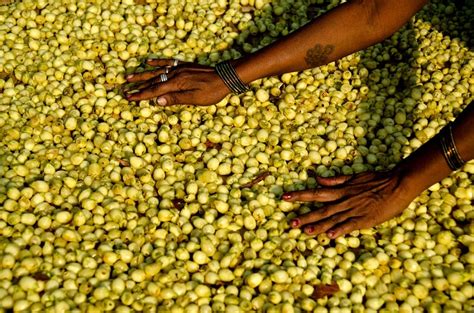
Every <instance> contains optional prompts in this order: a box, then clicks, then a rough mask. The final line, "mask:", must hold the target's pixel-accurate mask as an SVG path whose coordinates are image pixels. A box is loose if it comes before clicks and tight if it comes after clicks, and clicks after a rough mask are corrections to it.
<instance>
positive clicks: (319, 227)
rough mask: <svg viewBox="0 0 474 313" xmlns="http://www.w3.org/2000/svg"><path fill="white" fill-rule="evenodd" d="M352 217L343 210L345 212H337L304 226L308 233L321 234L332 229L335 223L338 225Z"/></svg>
mask: <svg viewBox="0 0 474 313" xmlns="http://www.w3.org/2000/svg"><path fill="white" fill-rule="evenodd" d="M350 218H351V217H350V216H348V214H347V213H346V212H343V213H340V214H335V215H332V216H331V217H328V218H327V219H324V220H322V221H320V222H318V223H313V224H309V225H307V226H306V227H305V228H304V232H305V233H306V234H308V235H312V236H314V235H319V234H322V233H324V232H326V231H328V230H329V229H331V228H332V227H334V226H335V225H338V224H340V223H342V222H344V221H346V220H348V219H350Z"/></svg>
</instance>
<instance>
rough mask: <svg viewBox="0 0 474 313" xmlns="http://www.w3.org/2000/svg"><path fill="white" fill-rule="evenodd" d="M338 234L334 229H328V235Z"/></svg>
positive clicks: (331, 236) (330, 236) (332, 236)
mask: <svg viewBox="0 0 474 313" xmlns="http://www.w3.org/2000/svg"><path fill="white" fill-rule="evenodd" d="M335 234H336V232H335V231H334V230H330V231H328V237H329V238H334V235H335Z"/></svg>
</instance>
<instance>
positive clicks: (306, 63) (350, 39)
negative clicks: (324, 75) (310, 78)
mask: <svg viewBox="0 0 474 313" xmlns="http://www.w3.org/2000/svg"><path fill="white" fill-rule="evenodd" d="M425 3H426V0H401V1H395V0H390V1H387V0H371V1H351V2H349V3H344V4H342V5H340V6H338V7H337V8H335V9H333V10H331V11H329V12H327V13H326V14H324V15H323V16H321V17H319V18H317V19H315V20H314V21H312V22H310V23H308V24H307V25H305V26H304V27H302V28H300V29H299V30H297V31H296V32H294V33H292V34H290V35H288V36H286V37H283V38H281V39H280V40H278V41H276V42H275V43H273V44H271V45H269V46H267V47H265V48H263V49H261V50H260V51H258V52H256V53H254V54H251V55H248V56H246V57H244V58H242V59H239V60H236V61H235V65H236V68H237V72H238V74H239V76H240V77H241V79H242V80H243V81H244V82H247V83H248V82H251V81H253V80H255V79H258V78H262V77H267V76H272V75H279V74H283V73H287V72H294V71H302V70H305V69H308V68H313V67H317V66H320V65H323V64H326V63H329V62H332V61H334V60H337V59H339V58H341V57H344V56H346V55H349V54H351V53H353V52H355V51H359V50H361V49H364V48H366V47H368V46H370V45H373V44H375V43H377V42H380V41H381V40H383V39H384V38H386V37H388V36H389V35H391V34H393V33H394V32H395V31H397V30H398V29H399V28H400V27H401V26H402V25H403V24H405V23H406V22H407V21H408V20H409V19H410V17H411V16H413V15H414V14H415V13H416V12H417V11H418V10H419V9H421V7H422V6H423V5H424V4H425Z"/></svg>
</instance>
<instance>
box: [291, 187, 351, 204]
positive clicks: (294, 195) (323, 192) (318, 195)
mask: <svg viewBox="0 0 474 313" xmlns="http://www.w3.org/2000/svg"><path fill="white" fill-rule="evenodd" d="M343 196H344V190H343V189H333V188H319V189H311V190H303V191H291V192H287V193H285V194H283V196H282V199H283V200H285V201H306V202H309V201H319V202H328V201H334V200H338V199H340V198H342V197H343Z"/></svg>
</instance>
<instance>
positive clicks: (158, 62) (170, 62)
mask: <svg viewBox="0 0 474 313" xmlns="http://www.w3.org/2000/svg"><path fill="white" fill-rule="evenodd" d="M146 64H148V65H151V66H170V67H171V66H174V67H176V66H178V65H183V64H192V63H191V62H183V61H179V60H176V59H148V60H146Z"/></svg>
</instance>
